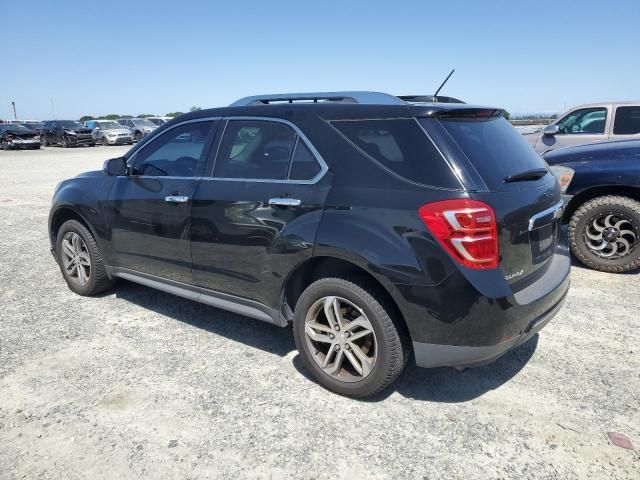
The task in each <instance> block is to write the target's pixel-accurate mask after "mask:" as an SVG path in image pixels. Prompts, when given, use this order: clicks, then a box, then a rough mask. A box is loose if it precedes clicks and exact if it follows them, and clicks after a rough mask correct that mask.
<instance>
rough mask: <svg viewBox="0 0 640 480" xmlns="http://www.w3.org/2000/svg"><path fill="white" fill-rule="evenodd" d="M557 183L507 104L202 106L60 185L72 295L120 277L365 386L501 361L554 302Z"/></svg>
mask: <svg viewBox="0 0 640 480" xmlns="http://www.w3.org/2000/svg"><path fill="white" fill-rule="evenodd" d="M561 209H562V199H561V195H560V187H559V185H558V181H557V180H556V178H555V177H554V176H553V175H552V174H551V173H550V172H549V170H548V168H547V166H546V165H545V163H544V162H543V161H542V159H541V158H540V156H539V155H537V154H536V153H535V152H534V151H533V150H532V149H531V148H530V147H529V145H527V143H526V142H525V141H524V140H523V139H522V137H521V136H520V135H519V134H518V133H517V132H516V131H515V130H514V129H513V128H512V127H511V125H510V124H509V123H508V122H507V120H505V118H504V117H503V110H501V109H498V108H487V107H474V106H471V105H465V104H459V103H428V104H425V103H420V104H410V103H407V102H406V101H404V100H402V99H400V98H398V97H395V96H392V95H387V94H383V93H376V92H333V93H311V94H283V95H267V96H259V97H248V98H244V99H241V100H239V101H237V102H236V103H234V104H233V105H232V106H230V107H226V108H217V109H210V110H202V111H197V112H192V113H188V114H185V115H184V116H181V117H180V118H178V119H176V120H175V121H174V122H172V125H171V126H169V127H165V128H163V129H162V130H158V131H156V132H154V133H153V134H151V135H150V136H149V137H147V138H145V139H144V140H142V141H141V142H140V143H138V145H136V146H134V147H133V148H132V149H131V150H129V151H128V152H127V153H126V154H125V155H124V157H122V158H115V159H111V160H108V161H107V162H105V165H104V168H103V171H102V172H99V171H98V172H88V173H85V174H82V175H79V176H77V177H75V178H72V179H69V180H66V181H63V182H62V183H61V184H59V186H58V187H57V188H56V191H55V192H54V198H53V203H52V208H51V213H50V217H49V236H50V246H51V250H52V252H53V254H54V258H55V259H56V261H57V262H58V264H59V266H60V270H61V274H62V275H63V277H64V279H65V280H66V282H67V284H68V286H69V288H70V289H71V290H72V291H74V292H76V293H78V294H80V295H94V294H97V293H99V292H101V291H104V290H106V289H109V288H111V287H112V285H113V282H114V280H115V279H116V278H124V279H127V280H131V281H134V282H139V283H142V284H144V285H147V286H150V287H153V288H157V289H159V290H163V291H165V292H170V293H173V294H177V295H181V296H184V297H187V298H190V299H192V300H196V301H200V302H203V303H206V304H209V305H214V306H217V307H220V308H224V309H227V310H230V311H233V312H237V313H241V314H243V315H247V316H249V317H252V318H256V319H259V320H263V321H267V322H270V323H273V324H276V325H279V326H281V327H285V326H287V325H288V324H289V323H293V330H294V338H295V342H296V346H297V348H298V351H299V352H300V356H301V357H302V361H303V362H304V364H305V366H306V369H307V370H308V371H309V372H310V373H311V375H313V377H314V378H316V379H317V381H318V382H319V383H321V384H322V385H324V386H325V387H326V388H328V389H330V390H332V391H335V392H338V393H340V394H343V395H350V396H355V397H364V396H367V395H372V394H374V393H376V392H379V391H380V390H382V389H384V388H385V387H386V386H388V385H389V384H390V383H391V382H392V381H393V380H394V379H395V378H396V377H397V376H398V375H399V374H400V372H401V371H402V370H403V368H404V366H405V364H406V362H407V361H408V359H409V358H410V357H413V358H415V361H416V363H417V364H418V365H419V366H422V367H439V366H454V367H461V368H462V367H468V366H478V365H483V364H486V363H489V362H491V361H493V360H495V359H497V358H498V357H500V356H501V355H502V354H504V353H505V352H507V351H508V350H510V349H512V348H515V347H516V346H518V345H521V344H522V343H523V342H526V341H527V340H528V339H530V338H531V337H532V336H534V335H535V334H536V333H537V332H538V331H540V330H541V329H542V328H543V327H544V326H545V325H546V324H547V323H548V322H549V321H551V319H552V318H553V316H554V315H555V314H556V313H557V312H558V311H559V309H560V308H561V306H562V304H563V301H564V298H565V296H566V294H567V291H568V288H569V272H570V258H569V253H568V249H567V247H566V244H565V241H564V238H563V236H562V231H561V229H560V228H559V217H560V212H561Z"/></svg>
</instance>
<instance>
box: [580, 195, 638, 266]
mask: <svg viewBox="0 0 640 480" xmlns="http://www.w3.org/2000/svg"><path fill="white" fill-rule="evenodd" d="M639 244H640V202H638V201H636V200H633V199H631V198H628V197H621V196H617V195H607V196H603V197H597V198H593V199H591V200H589V201H588V202H586V203H584V204H583V205H581V206H580V207H579V208H578V209H577V210H576V211H575V212H574V214H573V215H572V217H571V220H570V221H569V246H570V247H571V252H573V254H574V255H575V257H576V258H577V259H578V260H579V261H580V262H581V263H583V264H584V265H585V266H587V267H589V268H593V269H594V270H600V271H601V272H613V273H621V272H629V271H631V270H635V269H636V268H640V246H639Z"/></svg>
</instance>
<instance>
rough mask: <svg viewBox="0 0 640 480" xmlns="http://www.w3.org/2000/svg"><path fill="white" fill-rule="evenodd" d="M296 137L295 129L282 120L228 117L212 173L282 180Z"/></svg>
mask: <svg viewBox="0 0 640 480" xmlns="http://www.w3.org/2000/svg"><path fill="white" fill-rule="evenodd" d="M296 138H297V134H296V132H295V131H294V130H293V129H292V128H291V127H289V126H288V125H285V124H283V123H279V122H270V121H259V120H258V121H254V120H230V121H229V123H228V124H227V128H226V129H225V132H224V136H223V138H222V143H221V144H220V149H219V153H218V156H217V158H216V164H215V168H214V170H213V176H214V177H219V178H246V179H265V180H286V179H287V174H288V171H289V162H290V160H291V154H292V153H293V148H294V146H295V144H296Z"/></svg>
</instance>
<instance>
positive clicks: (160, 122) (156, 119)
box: [147, 117, 173, 127]
mask: <svg viewBox="0 0 640 480" xmlns="http://www.w3.org/2000/svg"><path fill="white" fill-rule="evenodd" d="M147 120H149V121H150V122H151V123H153V124H154V125H157V126H158V127H159V126H161V125H164V124H165V123H167V122H169V121H171V120H173V117H147Z"/></svg>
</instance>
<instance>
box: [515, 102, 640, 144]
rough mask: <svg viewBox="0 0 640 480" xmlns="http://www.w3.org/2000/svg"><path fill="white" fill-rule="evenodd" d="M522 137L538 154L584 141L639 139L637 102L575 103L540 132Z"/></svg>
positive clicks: (639, 103)
mask: <svg viewBox="0 0 640 480" xmlns="http://www.w3.org/2000/svg"><path fill="white" fill-rule="evenodd" d="M524 137H525V138H526V140H527V141H528V142H529V144H531V145H532V146H533V148H534V149H535V151H536V152H538V153H541V154H543V153H545V152H548V151H550V150H556V149H558V148H563V147H573V146H575V145H584V144H587V143H597V142H605V141H607V140H631V139H640V102H613V103H592V104H589V105H579V106H577V107H574V108H572V109H571V110H569V111H568V112H566V113H564V114H563V115H561V116H560V117H559V118H558V120H556V121H555V122H553V123H552V124H550V125H547V126H546V127H545V128H544V129H543V130H542V131H541V132H540V131H538V132H534V133H527V134H524Z"/></svg>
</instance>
